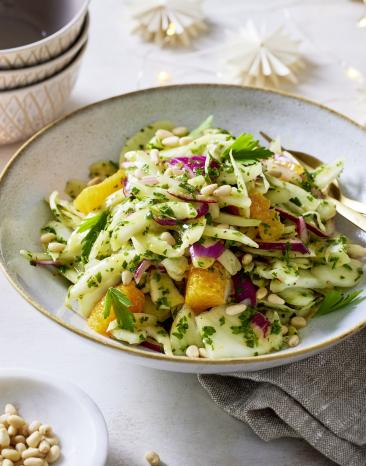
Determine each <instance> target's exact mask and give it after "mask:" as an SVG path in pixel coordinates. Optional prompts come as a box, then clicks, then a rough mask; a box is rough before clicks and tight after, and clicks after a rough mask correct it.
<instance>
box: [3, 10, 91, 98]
mask: <svg viewBox="0 0 366 466" xmlns="http://www.w3.org/2000/svg"><path fill="white" fill-rule="evenodd" d="M88 30H89V15H88V14H87V15H86V18H85V23H84V26H83V29H82V31H81V33H80V36H79V37H78V39H77V40H76V42H75V43H74V45H72V46H71V48H69V49H68V50H67V51H66V52H65V53H63V54H62V55H60V56H58V57H56V58H54V59H52V60H50V61H48V62H46V63H42V64H41V65H36V66H30V67H28V68H21V69H17V70H0V91H5V90H9V89H15V88H18V87H24V86H29V85H30V84H35V83H38V82H40V81H43V80H45V79H46V78H48V77H50V76H53V75H54V74H56V73H57V72H58V71H60V70H62V69H63V68H65V67H66V66H67V65H68V64H69V63H70V62H71V61H72V60H73V59H74V58H75V57H76V55H77V54H78V53H79V51H80V49H81V48H82V47H83V45H84V44H85V42H86V41H87V39H88Z"/></svg>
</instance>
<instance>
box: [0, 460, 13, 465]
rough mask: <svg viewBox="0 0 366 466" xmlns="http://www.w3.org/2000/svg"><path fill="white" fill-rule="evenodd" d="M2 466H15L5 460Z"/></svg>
mask: <svg viewBox="0 0 366 466" xmlns="http://www.w3.org/2000/svg"><path fill="white" fill-rule="evenodd" d="M1 465H2V466H14V463H13V462H12V461H11V460H9V459H4V460H3V462H2V463H1Z"/></svg>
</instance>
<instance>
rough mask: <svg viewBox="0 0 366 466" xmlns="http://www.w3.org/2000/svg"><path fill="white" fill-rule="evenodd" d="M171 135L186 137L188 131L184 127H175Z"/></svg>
mask: <svg viewBox="0 0 366 466" xmlns="http://www.w3.org/2000/svg"><path fill="white" fill-rule="evenodd" d="M173 134H174V136H179V137H182V136H186V134H188V129H187V128H186V127H185V126H177V127H176V128H174V129H173Z"/></svg>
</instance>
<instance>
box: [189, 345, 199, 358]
mask: <svg viewBox="0 0 366 466" xmlns="http://www.w3.org/2000/svg"><path fill="white" fill-rule="evenodd" d="M186 356H187V357H188V358H199V356H200V353H199V351H198V347H197V346H196V345H190V346H188V348H187V349H186Z"/></svg>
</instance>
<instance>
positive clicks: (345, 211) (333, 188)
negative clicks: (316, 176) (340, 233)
mask: <svg viewBox="0 0 366 466" xmlns="http://www.w3.org/2000/svg"><path fill="white" fill-rule="evenodd" d="M260 134H261V135H262V136H263V138H264V139H265V140H266V141H268V142H272V140H273V139H272V138H271V137H270V136H268V134H266V133H264V132H263V131H260ZM282 149H283V150H285V151H286V152H288V153H289V154H290V155H292V156H293V157H294V158H295V159H296V160H297V161H298V162H300V163H301V165H303V166H304V168H308V169H309V168H310V169H314V168H316V167H318V166H319V165H322V163H323V162H321V161H320V160H319V159H317V158H316V157H314V156H313V155H309V154H306V153H305V152H300V151H295V150H289V149H285V148H284V147H283V148H282ZM325 196H326V197H327V198H331V199H332V200H333V201H334V203H335V206H336V209H337V212H338V213H339V214H340V215H342V216H343V217H345V218H346V219H347V220H349V221H350V222H352V223H353V224H354V225H356V226H357V227H358V228H360V229H361V230H363V231H366V217H365V216H364V215H362V214H366V205H365V204H363V203H361V202H358V201H355V200H354V199H350V198H348V197H346V196H345V195H344V194H343V193H342V191H341V189H340V187H339V184H338V182H337V181H335V182H332V183H331V184H330V185H329V187H328V189H327V191H326V193H325Z"/></svg>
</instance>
